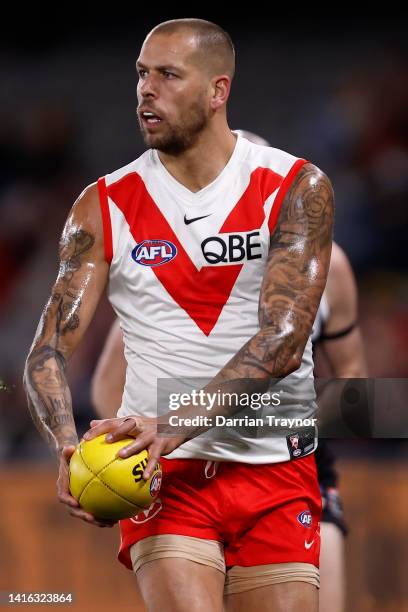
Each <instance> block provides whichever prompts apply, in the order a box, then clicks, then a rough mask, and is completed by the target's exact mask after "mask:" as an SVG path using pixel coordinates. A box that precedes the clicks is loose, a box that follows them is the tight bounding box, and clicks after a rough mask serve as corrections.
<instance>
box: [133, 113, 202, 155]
mask: <svg viewBox="0 0 408 612" xmlns="http://www.w3.org/2000/svg"><path fill="white" fill-rule="evenodd" d="M208 121H209V118H208V115H207V112H206V109H205V108H204V106H203V104H199V103H198V102H196V104H195V105H194V106H193V107H192V108H191V110H190V113H189V118H188V120H187V121H180V122H179V123H177V124H173V125H170V124H168V123H167V130H166V133H165V134H157V135H156V134H149V132H148V131H147V130H146V129H145V126H144V125H143V123H142V122H141V121H140V119H139V127H140V131H141V133H142V136H143V140H144V142H145V145H146V147H147V148H149V149H157V150H158V151H161V152H163V153H167V154H169V155H180V154H181V153H184V152H185V151H187V150H188V149H190V148H191V147H192V146H193V145H194V144H195V142H196V141H197V139H198V137H199V135H200V133H201V132H202V131H203V130H204V128H205V127H206V126H207V124H208Z"/></svg>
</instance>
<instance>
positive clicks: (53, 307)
mask: <svg viewBox="0 0 408 612" xmlns="http://www.w3.org/2000/svg"><path fill="white" fill-rule="evenodd" d="M94 242H95V238H94V236H93V235H92V234H91V233H89V232H87V231H85V230H84V229H77V228H75V226H73V225H72V224H69V223H68V224H67V226H66V229H65V231H64V233H63V235H62V238H61V242H60V267H59V274H58V277H57V280H56V282H55V285H54V287H53V289H52V293H51V297H50V299H49V300H48V303H47V305H46V306H45V308H44V311H43V314H42V317H41V320H40V324H39V327H38V330H37V334H36V337H35V339H34V342H33V346H32V348H31V350H30V353H29V355H28V358H27V361H26V367H25V372H24V385H25V388H26V392H27V398H28V405H29V410H30V413H31V417H32V419H33V421H34V423H35V425H36V427H37V429H38V430H39V431H40V433H41V434H42V435H43V437H44V438H45V439H46V440H47V442H48V444H49V446H50V447H51V449H52V450H53V451H54V452H55V453H58V452H59V451H60V450H61V449H62V447H63V446H66V445H68V444H77V442H78V437H77V433H76V428H75V422H74V418H73V413H72V401H71V393H70V390H69V388H68V384H67V380H66V360H67V358H68V357H69V356H70V352H71V345H72V343H73V340H72V338H70V336H73V335H74V334H75V332H76V330H77V329H78V328H79V326H80V324H81V307H82V298H83V294H84V292H85V291H86V288H87V287H88V285H89V283H90V279H91V276H92V272H91V268H92V266H90V265H89V261H88V255H89V252H90V251H91V249H92V247H93V245H94Z"/></svg>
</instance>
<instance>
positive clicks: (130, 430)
mask: <svg viewBox="0 0 408 612" xmlns="http://www.w3.org/2000/svg"><path fill="white" fill-rule="evenodd" d="M142 428H143V423H142V421H141V420H140V419H137V418H136V417H127V418H126V419H125V420H124V421H123V422H122V423H121V424H120V425H119V426H118V427H117V428H116V429H114V430H112V431H110V433H109V434H108V435H107V436H106V441H107V442H117V441H118V440H122V439H123V438H127V437H128V436H136V435H138V434H139V433H140V432H141V431H142Z"/></svg>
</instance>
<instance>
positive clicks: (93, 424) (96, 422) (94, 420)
mask: <svg viewBox="0 0 408 612" xmlns="http://www.w3.org/2000/svg"><path fill="white" fill-rule="evenodd" d="M104 420H106V419H92V421H90V423H89V424H90V426H91V428H92V427H96V425H99V423H102V421H104Z"/></svg>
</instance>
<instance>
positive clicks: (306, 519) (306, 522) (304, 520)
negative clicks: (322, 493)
mask: <svg viewBox="0 0 408 612" xmlns="http://www.w3.org/2000/svg"><path fill="white" fill-rule="evenodd" d="M297 520H298V521H299V523H300V524H301V525H303V527H311V526H312V515H311V513H310V511H309V510H303V512H301V513H300V514H298V516H297Z"/></svg>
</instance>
